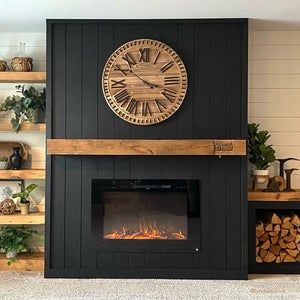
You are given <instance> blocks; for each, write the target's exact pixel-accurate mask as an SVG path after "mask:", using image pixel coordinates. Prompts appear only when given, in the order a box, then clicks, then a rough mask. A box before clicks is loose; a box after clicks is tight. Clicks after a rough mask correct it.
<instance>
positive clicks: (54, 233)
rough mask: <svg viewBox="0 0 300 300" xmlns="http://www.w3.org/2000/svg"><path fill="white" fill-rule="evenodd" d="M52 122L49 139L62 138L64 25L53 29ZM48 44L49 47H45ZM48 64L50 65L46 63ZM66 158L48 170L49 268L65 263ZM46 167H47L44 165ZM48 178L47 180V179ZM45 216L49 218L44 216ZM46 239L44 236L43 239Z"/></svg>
mask: <svg viewBox="0 0 300 300" xmlns="http://www.w3.org/2000/svg"><path fill="white" fill-rule="evenodd" d="M51 27H52V38H53V40H52V61H51V68H52V69H51V71H52V77H51V79H52V91H51V92H52V99H49V98H47V102H49V101H51V102H52V103H51V104H52V115H51V117H52V119H51V120H48V119H47V126H49V125H50V124H49V123H50V122H51V125H50V126H51V129H52V133H51V137H52V138H65V83H66V82H65V78H66V69H65V68H66V61H65V60H66V57H65V49H66V44H65V34H66V33H65V25H64V24H55V25H54V24H53V25H52V26H51ZM50 46H51V45H50V44H48V47H50ZM49 63H50V62H49ZM65 163H66V159H65V157H63V156H61V157H53V158H52V168H51V187H48V188H51V199H49V201H51V203H50V232H51V237H50V240H51V244H46V245H48V247H50V268H63V267H64V262H65V257H64V253H65V249H64V240H65V227H64V222H65V188H66V186H65ZM47 167H48V166H47ZM49 179H50V178H48V179H47V180H49ZM47 216H49V215H48V214H47ZM46 238H47V237H46Z"/></svg>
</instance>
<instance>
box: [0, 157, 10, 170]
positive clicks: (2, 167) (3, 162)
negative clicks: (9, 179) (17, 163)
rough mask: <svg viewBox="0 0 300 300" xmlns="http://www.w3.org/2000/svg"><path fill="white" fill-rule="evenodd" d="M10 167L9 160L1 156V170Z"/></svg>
mask: <svg viewBox="0 0 300 300" xmlns="http://www.w3.org/2000/svg"><path fill="white" fill-rule="evenodd" d="M7 165H8V158H7V157H5V156H0V170H6V169H7Z"/></svg>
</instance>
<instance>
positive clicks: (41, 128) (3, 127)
mask: <svg viewBox="0 0 300 300" xmlns="http://www.w3.org/2000/svg"><path fill="white" fill-rule="evenodd" d="M1 131H12V126H11V124H10V123H8V122H4V123H1V124H0V132H1ZM21 131H28V132H45V131H46V124H32V123H25V124H22V128H21Z"/></svg>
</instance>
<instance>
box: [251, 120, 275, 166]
mask: <svg viewBox="0 0 300 300" xmlns="http://www.w3.org/2000/svg"><path fill="white" fill-rule="evenodd" d="M258 127H259V124H256V123H251V124H248V152H249V161H250V163H252V164H253V165H254V166H255V167H256V169H257V170H266V169H267V168H268V167H269V166H270V163H272V162H273V161H275V159H276V157H275V150H274V149H273V147H272V145H267V144H266V143H267V141H268V139H269V138H270V134H269V132H268V131H267V130H261V131H260V130H258Z"/></svg>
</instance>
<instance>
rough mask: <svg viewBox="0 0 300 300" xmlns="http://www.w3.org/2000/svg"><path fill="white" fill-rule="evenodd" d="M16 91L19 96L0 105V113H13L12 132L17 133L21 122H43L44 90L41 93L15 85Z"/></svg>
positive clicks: (9, 98) (44, 107) (44, 108)
mask: <svg viewBox="0 0 300 300" xmlns="http://www.w3.org/2000/svg"><path fill="white" fill-rule="evenodd" d="M16 89H17V93H18V94H21V96H19V95H13V96H11V97H7V98H6V100H5V101H4V102H3V103H2V104H1V105H0V111H5V112H7V111H12V112H13V113H14V116H13V117H12V118H11V120H10V122H11V124H12V129H13V131H15V132H19V131H20V129H21V127H22V122H23V121H29V122H32V123H43V122H45V110H46V89H45V88H44V89H43V91H42V92H39V91H38V90H36V89H35V88H34V87H32V86H31V87H29V89H25V85H22V86H21V85H17V86H16Z"/></svg>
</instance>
